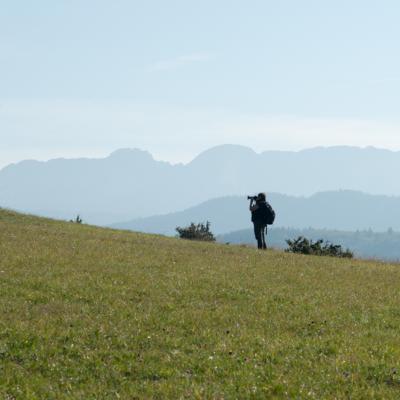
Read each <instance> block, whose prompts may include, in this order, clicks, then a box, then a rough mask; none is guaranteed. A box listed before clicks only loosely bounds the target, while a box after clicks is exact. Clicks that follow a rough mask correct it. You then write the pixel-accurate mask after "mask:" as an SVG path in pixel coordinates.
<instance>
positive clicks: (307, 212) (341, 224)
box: [112, 191, 400, 235]
mask: <svg viewBox="0 0 400 400" xmlns="http://www.w3.org/2000/svg"><path fill="white" fill-rule="evenodd" d="M268 201H269V202H270V203H271V205H272V206H273V208H274V209H275V211H276V221H275V224H274V226H277V227H292V228H297V229H303V228H307V227H312V228H315V229H325V228H326V229H338V230H346V231H355V230H367V229H372V230H374V231H386V230H387V229H388V228H390V227H391V228H392V229H394V230H399V231H400V197H389V196H377V195H369V194H365V193H361V192H355V191H335V192H323V193H317V194H315V195H312V196H311V197H293V196H287V195H282V194H276V193H270V194H269V195H268ZM248 205H249V202H248V201H247V200H246V197H244V196H241V197H238V196H232V197H224V198H218V199H214V200H209V201H206V202H204V203H202V204H200V205H198V206H195V207H192V208H188V209H186V210H184V211H181V212H176V213H171V214H166V215H158V216H153V217H148V218H140V219H135V220H132V221H128V222H122V223H117V224H113V225H112V227H114V228H119V229H130V230H135V231H141V232H148V233H160V234H165V235H173V234H175V233H176V232H175V228H176V227H177V226H186V225H188V224H189V223H190V222H205V221H207V220H208V221H210V222H211V229H212V231H213V232H214V233H216V234H222V233H227V232H232V231H237V230H240V229H245V228H248V227H249V226H251V222H250V212H249V210H248Z"/></svg>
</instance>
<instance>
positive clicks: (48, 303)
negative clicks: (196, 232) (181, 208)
mask: <svg viewBox="0 0 400 400" xmlns="http://www.w3.org/2000/svg"><path fill="white" fill-rule="evenodd" d="M399 288H400V269H399V266H397V265H389V264H383V263H373V262H364V261H358V260H339V259H333V258H322V257H306V256H299V255H290V254H285V253H282V252H275V251H269V252H266V253H265V252H258V251H256V250H254V249H248V248H241V247H235V246H227V245H217V244H207V243H194V242H189V241H182V240H181V241H180V240H177V239H171V238H164V237H159V236H151V235H142V234H135V233H128V232H121V231H114V230H106V229H100V228H93V227H89V226H85V225H79V224H73V223H62V222H56V221H50V220H45V219H39V218H34V217H29V216H22V215H18V214H15V213H12V212H8V211H0V313H1V314H0V315H1V320H0V398H1V399H3V398H4V399H114V398H122V399H135V398H138V399H143V398H159V399H164V398H171V399H179V398H190V399H191V398H199V399H200V398H217V399H222V398H225V399H234V398H238V399H242V398H259V399H265V398H271V397H272V398H274V397H276V398H290V399H294V398H315V399H325V398H352V399H369V398H370V399H391V398H393V399H398V398H399V397H400V378H399V377H398V374H399V373H400V339H399V330H400V291H399Z"/></svg>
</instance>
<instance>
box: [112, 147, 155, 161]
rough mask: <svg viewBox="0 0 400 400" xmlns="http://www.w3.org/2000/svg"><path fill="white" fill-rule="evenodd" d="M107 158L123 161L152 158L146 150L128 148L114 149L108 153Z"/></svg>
mask: <svg viewBox="0 0 400 400" xmlns="http://www.w3.org/2000/svg"><path fill="white" fill-rule="evenodd" d="M108 158H111V159H118V160H124V161H126V160H129V159H138V158H140V159H148V160H153V156H152V155H151V154H150V153H149V152H148V151H144V150H140V149H129V148H125V149H118V150H115V151H113V152H112V153H111V154H110V156H109V157H108Z"/></svg>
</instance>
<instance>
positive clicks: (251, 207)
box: [249, 200, 258, 212]
mask: <svg viewBox="0 0 400 400" xmlns="http://www.w3.org/2000/svg"><path fill="white" fill-rule="evenodd" d="M249 209H250V211H251V212H254V211H256V210H257V209H258V204H257V203H256V204H254V200H251V201H250V207H249Z"/></svg>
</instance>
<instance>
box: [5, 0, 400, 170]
mask: <svg viewBox="0 0 400 400" xmlns="http://www.w3.org/2000/svg"><path fill="white" fill-rule="evenodd" d="M399 20H400V2H398V1H395V0H380V1H377V0H374V1H372V0H369V1H368V0H364V1H361V0H347V1H341V0H335V1H328V0H326V1H323V0H319V1H317V0H314V1H311V0H302V1H298V0H290V1H289V0H286V1H285V0H280V1H269V0H264V1H250V0H249V1H232V0H229V1H228V0H219V1H217V0H213V1H210V0H202V1H190V0H185V1H184V0H181V1H174V0H169V1H161V0H158V1H151V0H146V1H134V0H130V1H128V0H126V1H123V0H113V1H110V0H108V1H101V0H79V1H78V0H64V1H63V0H51V1H50V0H47V1H46V0H38V1H30V0H25V1H22V0H21V1H18V0H13V1H11V0H8V1H6V0H4V1H3V2H2V5H1V8H0V139H1V144H2V145H1V148H0V167H1V166H3V165H5V164H7V163H8V162H11V161H17V160H20V159H23V158H38V159H47V158H52V157H55V156H82V155H86V156H101V155H105V154H107V153H109V152H111V151H113V150H114V149H116V148H119V147H139V148H143V149H146V150H149V151H150V152H152V153H154V154H155V155H156V156H157V157H158V158H162V159H168V160H172V161H181V160H182V161H186V160H188V159H190V158H191V157H193V156H194V155H195V154H197V153H198V152H200V151H201V150H203V149H205V148H207V147H210V146H212V145H216V144H221V143H240V144H244V145H248V146H250V147H253V148H254V149H255V150H258V151H262V150H268V149H300V148H304V147H312V146H317V145H336V144H343V145H345V144H348V145H359V146H368V145H374V146H378V147H386V148H391V149H397V150H400V140H399V139H400V135H399V134H400V118H399V104H400V72H399V71H400V40H399V39H400V25H399V23H398V21H399Z"/></svg>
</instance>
